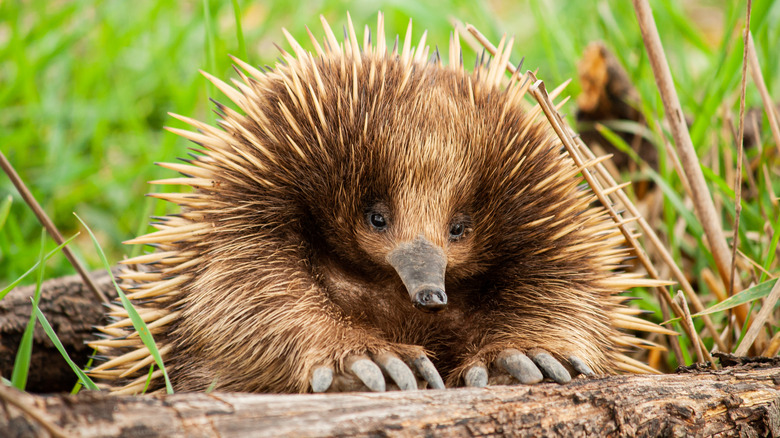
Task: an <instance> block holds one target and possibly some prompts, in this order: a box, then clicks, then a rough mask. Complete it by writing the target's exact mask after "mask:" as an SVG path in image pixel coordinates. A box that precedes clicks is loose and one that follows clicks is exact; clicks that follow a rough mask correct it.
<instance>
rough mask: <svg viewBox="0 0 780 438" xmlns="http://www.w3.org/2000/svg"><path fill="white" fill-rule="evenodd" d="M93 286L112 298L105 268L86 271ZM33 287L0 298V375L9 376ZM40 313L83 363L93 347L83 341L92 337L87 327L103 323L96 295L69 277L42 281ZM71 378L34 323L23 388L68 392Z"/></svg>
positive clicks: (64, 365)
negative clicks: (89, 272) (30, 354)
mask: <svg viewBox="0 0 780 438" xmlns="http://www.w3.org/2000/svg"><path fill="white" fill-rule="evenodd" d="M91 276H92V278H93V281H94V282H95V284H96V286H97V287H98V288H99V289H101V290H102V291H103V292H104V293H105V294H106V295H107V296H108V297H110V298H111V299H113V298H115V297H116V292H115V291H114V290H113V285H112V284H111V278H110V277H109V276H108V274H107V273H106V272H105V271H95V272H93V273H92V274H91ZM34 293H35V286H24V287H19V288H16V289H14V290H12V291H11V292H10V293H9V294H8V295H6V296H5V298H3V299H2V300H0V375H2V376H5V377H7V378H8V377H10V376H11V372H12V370H13V366H14V358H15V357H16V351H17V349H18V348H19V343H20V341H21V339H22V334H23V333H24V329H25V327H26V326H27V321H29V319H30V312H31V311H32V305H31V303H30V298H31V297H32V296H33V294H34ZM40 307H41V311H42V312H43V314H44V315H46V319H48V320H49V322H50V323H51V325H52V327H53V328H54V331H55V332H56V333H57V336H58V337H59V339H60V341H61V342H62V344H63V345H64V346H65V349H66V350H67V351H68V354H69V355H70V357H71V358H72V359H73V360H74V361H75V362H76V364H78V365H81V366H83V365H85V364H86V363H87V360H88V356H89V355H90V354H91V352H92V349H90V348H89V347H87V346H86V345H85V344H84V341H85V340H87V339H90V338H92V337H93V329H92V327H93V326H95V325H97V324H100V323H102V322H104V319H103V318H104V312H105V310H106V309H105V307H103V305H102V304H101V303H100V301H98V299H97V298H96V297H95V294H94V293H93V292H92V291H90V290H89V289H88V288H87V287H86V286H85V285H84V283H83V282H82V280H81V277H79V276H78V275H72V276H68V277H61V278H55V279H52V280H49V281H46V282H44V283H43V284H42V285H41V304H40ZM75 383H76V376H75V374H74V373H73V371H72V370H71V369H70V367H68V364H67V363H66V362H65V359H63V358H62V355H61V354H60V353H59V351H57V349H56V348H54V344H53V343H52V342H51V340H49V337H48V336H46V333H45V332H44V331H43V327H41V325H40V324H36V326H35V331H34V336H33V350H32V357H31V362H30V374H29V378H28V381H27V390H28V391H31V392H38V393H43V392H62V391H70V389H71V388H72V387H73V385H74V384H75Z"/></svg>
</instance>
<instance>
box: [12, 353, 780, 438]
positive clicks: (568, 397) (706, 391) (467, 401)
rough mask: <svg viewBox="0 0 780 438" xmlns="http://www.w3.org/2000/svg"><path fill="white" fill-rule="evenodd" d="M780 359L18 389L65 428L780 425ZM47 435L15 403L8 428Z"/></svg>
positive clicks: (587, 432) (756, 432)
mask: <svg viewBox="0 0 780 438" xmlns="http://www.w3.org/2000/svg"><path fill="white" fill-rule="evenodd" d="M778 385H780V367H778V364H777V363H773V362H771V361H770V363H763V364H762V363H758V364H755V363H747V364H741V365H736V366H733V367H729V368H724V369H722V370H720V371H711V370H698V369H693V370H686V372H685V373H680V374H674V375H658V376H646V375H631V376H612V377H602V378H592V379H583V378H578V379H576V380H574V381H572V382H571V383H570V384H567V385H557V384H554V383H542V384H538V385H534V386H493V387H488V388H482V389H470V388H459V389H446V390H439V391H433V390H426V391H413V392H387V393H347V394H313V395H268V394H228V393H213V394H193V393H190V394H174V395H157V396H147V397H113V396H109V395H107V394H105V393H89V392H83V393H81V394H79V395H77V396H67V395H58V396H36V395H31V394H23V393H20V392H15V395H16V396H17V397H18V400H17V401H19V402H22V403H25V404H26V405H27V406H31V407H32V408H34V409H37V410H38V411H39V412H40V413H41V415H42V416H43V417H44V418H45V419H46V420H47V421H49V422H51V423H52V424H54V425H55V426H58V427H59V428H61V429H62V430H63V431H64V434H65V435H66V436H74V437H107V436H134V437H140V436H143V437H222V438H226V437H250V436H252V437H255V436H299V437H321V436H434V437H436V436H464V437H471V436H501V435H509V436H556V435H563V436H641V437H646V436H713V435H717V436H724V437H726V436H770V435H771V436H778V435H780V387H778ZM22 434H24V435H25V436H41V437H43V436H48V435H47V432H46V431H45V429H44V427H43V426H42V425H41V424H40V422H36V421H35V420H33V419H32V418H31V417H30V416H29V415H27V416H26V415H23V414H22V413H21V411H20V410H19V409H17V408H15V407H13V406H12V405H11V404H9V403H5V408H4V409H0V436H21V435H22Z"/></svg>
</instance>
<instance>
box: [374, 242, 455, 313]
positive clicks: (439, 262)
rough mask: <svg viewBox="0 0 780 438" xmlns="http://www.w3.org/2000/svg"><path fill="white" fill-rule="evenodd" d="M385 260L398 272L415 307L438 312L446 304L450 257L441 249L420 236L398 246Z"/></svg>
mask: <svg viewBox="0 0 780 438" xmlns="http://www.w3.org/2000/svg"><path fill="white" fill-rule="evenodd" d="M386 260H387V262H388V263H390V265H391V266H393V268H395V270H396V272H398V276H399V277H401V281H403V283H404V286H406V291H407V292H409V298H411V300H412V304H414V306H415V307H416V308H418V309H420V310H423V311H426V312H438V311H440V310H442V309H444V308H445V307H447V294H446V293H445V292H444V271H445V268H446V267H447V257H446V256H445V255H444V251H443V250H442V249H441V248H439V247H438V246H436V245H434V244H432V243H431V242H429V241H428V240H426V239H425V238H423V237H422V236H420V237H418V238H416V239H415V240H413V241H411V242H404V243H401V244H400V245H398V246H397V247H396V248H395V249H394V250H392V251H391V252H390V253H389V254H388V255H387V258H386Z"/></svg>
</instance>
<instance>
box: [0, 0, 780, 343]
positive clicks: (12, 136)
mask: <svg viewBox="0 0 780 438" xmlns="http://www.w3.org/2000/svg"><path fill="white" fill-rule="evenodd" d="M778 3H779V2H775V1H773V0H756V1H754V2H753V14H752V19H751V29H752V31H753V33H754V38H755V42H756V45H757V51H758V57H759V61H760V62H761V66H762V70H763V75H764V78H765V80H766V82H767V86H768V88H769V90H770V92H771V93H772V94H773V98H774V100H775V101H778V100H780V90H778V88H779V87H780V68H779V67H780V66H779V65H778V63H779V62H780V56H778V55H777V54H776V50H777V47H776V46H777V41H780V6H779V5H778ZM651 5H652V7H653V9H654V12H655V17H656V22H657V25H658V27H659V31H660V34H661V36H662V39H663V43H664V47H665V50H666V53H667V56H668V58H669V61H670V64H671V70H672V74H673V76H674V79H675V82H676V85H677V90H678V93H679V95H680V99H681V101H682V105H683V108H684V110H685V113H686V115H687V116H688V117H689V118H690V120H691V122H692V123H691V126H690V129H691V135H692V138H693V143H694V145H695V147H696V149H697V152H698V154H699V156H700V158H701V159H702V160H703V164H704V167H705V169H704V172H705V176H706V178H707V181H708V183H709V186H710V189H711V190H712V191H713V194H714V197H715V198H716V202H717V204H718V205H719V206H721V212H720V214H721V219H722V221H723V224H724V228H725V229H726V230H729V229H731V227H732V225H731V224H733V220H734V218H733V216H734V213H733V211H734V202H735V201H734V192H733V185H734V181H733V180H728V179H726V176H727V174H730V173H728V172H727V168H729V169H733V168H734V160H735V159H736V158H735V157H736V155H737V154H736V151H735V148H734V140H733V138H732V136H731V133H730V129H731V127H730V126H729V125H728V124H727V122H726V120H727V119H726V118H725V117H724V116H725V115H726V114H728V115H729V117H730V118H731V119H732V120H734V121H735V122H734V123H736V120H737V114H738V112H737V109H738V104H739V93H738V90H739V80H740V74H741V63H742V36H741V23H743V22H744V14H745V1H738V2H732V1H726V0H717V1H716V0H697V1H692V2H677V1H674V0H655V1H652V2H651ZM347 10H349V11H350V12H351V14H352V20H353V22H355V23H356V25H359V26H360V27H361V28H362V25H363V24H366V23H367V24H369V25H371V26H372V27H374V26H375V23H376V11H377V10H382V11H384V13H385V17H386V33H387V34H388V35H394V34H396V33H400V34H403V33H404V32H405V28H406V25H407V23H408V20H409V17H414V26H415V27H414V29H415V30H414V36H415V38H419V37H420V36H421V34H422V31H423V29H428V30H429V35H428V42H429V44H430V45H431V47H432V48H433V47H434V46H435V45H439V47H440V48H441V49H444V48H445V47H446V44H447V40H448V37H449V33H450V31H451V29H452V26H451V25H450V23H449V21H448V19H449V17H450V16H452V17H456V18H459V19H461V20H463V21H468V22H471V23H473V24H475V25H476V26H477V27H478V28H479V29H480V30H482V32H483V33H485V34H486V35H487V36H488V37H489V38H490V39H491V40H493V41H497V40H498V38H499V37H500V35H501V34H503V33H504V32H508V33H510V34H512V35H515V36H516V37H517V38H518V41H517V42H516V44H515V46H514V47H515V50H514V56H513V57H512V60H513V61H514V62H517V61H519V60H520V58H521V57H523V56H524V57H525V64H524V68H528V69H537V68H538V69H539V73H538V76H539V77H540V78H542V79H544V80H545V81H547V82H548V84H550V85H554V84H557V83H559V82H561V81H563V80H565V79H567V78H574V79H575V80H574V81H573V83H572V84H571V85H570V86H569V88H568V90H567V91H568V93H569V94H571V95H572V96H576V95H577V94H578V93H579V84H578V83H577V80H576V79H577V70H576V63H577V61H578V60H579V58H580V55H581V53H582V52H583V49H584V48H585V46H586V45H587V44H588V43H589V42H591V41H595V40H600V41H604V42H605V43H606V45H607V47H609V48H610V49H611V50H612V52H613V53H615V55H616V56H617V57H618V59H619V60H620V61H621V63H622V64H623V65H624V66H625V67H626V69H627V71H628V73H629V76H630V77H631V79H632V81H633V82H634V84H635V85H636V87H637V89H638V91H639V94H640V96H641V103H640V108H641V110H642V112H643V113H644V114H645V116H646V118H647V119H648V120H649V123H650V125H651V126H650V128H651V129H650V131H651V134H650V137H651V140H652V141H653V143H654V144H655V145H656V146H657V147H658V150H659V155H660V156H659V161H660V165H659V169H658V171H657V173H649V172H645V173H641V172H640V173H637V174H633V175H628V174H627V175H624V177H625V178H632V179H635V180H636V179H653V180H654V181H656V182H657V183H658V186H659V187H660V188H661V189H662V191H663V193H664V195H665V198H664V200H663V203H664V205H663V210H662V214H661V216H660V217H658V218H654V219H653V220H654V223H655V224H656V226H657V227H658V229H659V232H660V234H661V236H662V238H663V239H664V240H665V241H666V242H667V243H668V245H669V248H670V250H671V252H672V254H673V255H674V256H675V257H676V258H677V261H678V263H679V264H681V265H682V266H684V267H685V270H686V272H687V273H688V274H689V275H690V277H691V280H692V282H693V283H695V285H696V287H697V288H698V289H699V291H700V293H701V295H702V297H703V299H704V300H705V302H708V303H710V302H712V297H711V295H710V294H709V292H710V291H709V290H708V288H707V286H706V284H705V283H704V281H703V280H702V277H701V272H702V270H703V269H704V268H708V269H710V270H711V271H713V272H716V271H717V270H716V269H715V265H714V262H713V261H712V255H711V254H710V252H709V250H708V249H707V247H706V245H704V243H703V242H704V241H706V239H703V238H702V237H701V225H700V224H699V223H698V220H697V218H696V217H695V215H693V214H692V213H691V211H690V209H689V208H688V207H687V206H686V204H685V194H684V191H683V188H682V185H681V182H680V180H679V177H678V176H677V174H676V171H675V170H674V168H673V166H672V165H671V163H670V161H669V158H668V157H667V156H666V152H665V150H664V147H663V140H664V138H666V139H668V140H671V136H670V134H669V133H668V132H667V131H666V128H665V125H664V124H663V123H661V120H662V115H663V106H662V104H661V100H660V98H659V96H658V92H657V89H656V83H655V80H654V77H653V75H652V71H651V68H650V65H649V63H648V60H647V56H646V52H645V49H644V46H643V43H642V39H641V35H640V32H639V28H638V26H637V24H636V19H635V17H634V12H633V9H632V7H631V2H628V1H625V0H601V1H596V2H583V1H568V2H567V1H541V0H538V1H521V2H490V3H487V2H473V1H465V0H452V1H441V2H416V1H411V0H394V1H377V2H373V3H371V4H368V2H349V1H338V2H337V1H332V0H320V1H318V2H307V3H300V4H297V3H295V2H287V1H280V0H277V1H269V2H257V1H252V2H249V1H232V2H220V1H209V0H203V2H202V3H201V2H178V1H172V0H169V1H157V2H125V1H118V0H108V1H103V2H90V1H72V2H54V3H52V2H47V1H42V0H32V1H29V2H2V3H0V83H2V84H3V87H0V138H2V139H3V144H2V150H3V152H4V153H5V154H6V155H7V157H8V158H9V160H10V161H11V162H12V163H13V164H14V166H15V167H16V169H17V171H18V172H19V173H20V175H21V176H22V178H23V179H24V180H25V181H26V182H27V184H28V185H29V186H30V188H31V189H32V191H33V193H34V194H35V196H36V197H37V198H38V200H39V202H40V203H41V204H42V206H43V207H44V209H45V210H46V211H47V212H48V213H49V214H50V215H51V217H52V219H53V220H54V222H55V223H56V224H57V226H58V227H59V228H60V230H61V231H62V233H63V234H64V235H71V234H74V232H76V231H77V229H78V222H77V221H76V220H75V218H74V217H73V215H72V214H71V213H72V212H74V211H75V212H78V214H79V215H81V216H82V217H83V218H84V219H85V221H86V222H88V223H90V224H92V227H93V228H94V229H95V231H96V234H97V239H98V240H99V241H100V243H101V245H102V246H103V247H104V248H105V249H106V251H107V253H108V259H110V260H112V261H116V260H119V259H121V258H122V256H123V255H125V254H129V253H131V252H136V253H137V252H138V251H140V250H141V249H140V247H137V248H127V247H124V246H123V245H122V244H121V242H122V241H123V240H127V239H129V238H132V237H134V236H136V235H138V234H141V233H143V232H144V231H145V230H146V229H147V225H146V223H147V222H148V219H147V218H148V216H150V215H162V214H164V213H165V212H166V211H167V210H168V209H169V207H168V206H167V205H166V204H165V203H163V202H154V201H153V200H151V199H149V198H144V196H143V195H144V193H146V192H147V191H150V190H152V188H150V187H149V186H148V185H147V184H146V181H148V180H152V179H157V178H162V177H165V176H166V175H167V176H170V172H168V171H165V170H164V169H161V168H158V167H156V166H153V165H152V163H153V162H155V161H171V160H175V159H176V157H183V156H186V154H187V147H188V144H187V143H186V142H185V141H184V140H182V139H180V138H178V137H176V136H174V135H172V134H170V133H167V132H165V131H164V130H163V129H162V128H163V126H164V125H171V126H175V127H183V126H182V125H181V124H180V123H179V122H177V121H174V120H172V119H171V118H169V117H168V116H167V112H169V111H171V112H176V113H180V114H184V115H187V116H192V117H195V118H199V119H204V120H210V121H213V120H214V115H213V113H212V112H211V106H210V103H209V102H208V97H209V96H212V97H215V98H216V99H218V100H222V101H225V100H226V99H224V96H220V95H219V94H217V91H216V90H215V89H214V87H213V86H211V85H210V84H209V83H208V82H207V81H206V80H205V79H204V78H202V77H201V76H200V75H199V74H198V73H197V71H198V69H204V70H207V71H210V72H211V73H213V74H215V76H217V77H220V78H223V79H224V78H229V77H231V76H235V74H234V72H232V70H231V63H230V60H229V58H228V56H227V55H228V54H236V55H239V56H244V54H245V53H246V55H245V56H246V58H247V60H248V61H249V62H250V63H252V64H260V65H264V64H269V65H273V64H274V63H275V62H276V57H277V56H278V52H277V50H276V49H275V48H274V47H273V43H274V42H276V43H278V44H279V45H280V46H282V47H287V44H286V42H285V41H284V38H283V36H282V33H281V30H280V29H281V27H285V28H287V29H288V30H289V31H290V32H291V33H292V34H293V35H294V36H296V37H297V38H298V39H299V41H302V42H304V47H309V44H308V43H306V42H305V41H307V39H308V38H307V37H306V31H305V27H304V26H306V25H308V26H309V27H310V28H311V29H312V31H313V32H314V33H315V35H321V33H320V31H319V27H320V26H319V18H318V15H319V14H320V13H322V14H324V15H325V16H326V17H327V18H328V20H329V21H330V23H331V25H332V26H333V27H334V29H340V28H341V26H342V25H344V23H346V15H345V11H347ZM336 33H337V34H339V32H336ZM464 47H466V48H467V49H466V53H465V54H464V55H465V61H466V65H471V64H472V63H473V60H474V58H475V53H473V52H472V51H471V50H469V49H468V46H467V45H466V44H464ZM443 53H446V52H443ZM747 107H748V108H751V107H761V101H760V98H759V96H758V93H757V91H756V88H755V87H754V86H753V85H752V82H751V81H750V80H749V82H748V91H747ZM563 111H564V112H566V113H567V115H568V117H569V120H570V121H572V120H573V115H574V111H575V105H574V103H570V104H567V106H565V107H564V109H563ZM762 118H763V128H762V132H761V138H762V140H763V150H764V152H763V154H760V153H759V151H758V149H757V148H748V149H746V151H745V160H746V162H757V163H758V171H756V172H753V176H754V179H755V181H756V185H755V188H750V187H752V186H748V187H749V189H747V190H743V199H742V205H743V213H742V218H741V223H740V230H739V231H740V244H739V248H740V250H741V251H742V252H744V253H745V254H747V255H748V256H749V257H751V258H752V259H753V260H754V261H755V262H756V263H758V264H759V265H761V266H763V267H764V268H765V269H767V270H769V271H770V272H773V273H775V274H776V273H777V272H778V262H777V260H776V258H775V247H776V246H777V243H778V235H780V220H779V219H778V218H779V217H780V208H779V207H778V205H777V199H776V198H773V196H775V197H776V196H777V195H776V194H778V193H780V176H779V175H778V170H777V169H778V168H779V166H778V158H777V153H776V147H775V145H774V140H773V139H772V137H771V133H770V131H769V128H768V124H767V123H766V119H765V117H764V116H762ZM713 156H716V157H718V160H717V162H713V161H712V159H711V157H713ZM764 166H765V167H766V168H767V171H768V174H769V176H770V177H769V179H768V181H767V179H765V178H764V176H763V170H762V168H763V167H764ZM746 173H747V172H746ZM748 181H750V180H749V178H748V176H747V174H746V175H745V184H748ZM154 190H160V189H154ZM166 190H175V188H171V189H166ZM773 193H774V195H773ZM9 195H10V196H12V198H13V202H10V201H7V197H8V196H9ZM0 199H3V201H2V202H1V203H0V266H2V267H3V269H2V270H0V287H4V285H6V284H8V283H10V282H11V281H12V280H14V279H16V278H18V277H19V276H21V275H22V274H23V273H24V272H25V271H27V270H28V269H29V268H30V266H32V265H34V264H35V262H36V260H37V259H38V254H39V251H40V248H39V247H38V246H37V245H36V244H35V243H34V242H36V240H37V234H38V233H39V230H40V225H39V224H38V223H37V221H36V220H35V217H34V216H33V214H32V213H31V212H30V210H29V209H28V208H27V207H26V206H25V205H24V202H23V201H21V199H20V198H19V197H18V194H17V193H16V191H15V190H14V189H13V187H12V186H11V184H10V182H8V181H7V180H6V179H5V178H0ZM6 211H7V214H5V212H6ZM3 220H4V223H3ZM678 224H682V234H680V232H679V229H678V228H679V225H678ZM770 231H771V233H772V234H773V235H774V239H770V238H769V237H768V236H769V234H770ZM728 234H729V236H730V233H728ZM53 245H54V244H53V243H51V241H49V243H48V244H47V247H46V249H47V250H49V249H51V247H53ZM71 248H72V249H74V250H75V252H76V253H77V255H78V256H79V257H80V258H82V259H85V260H86V261H87V264H88V265H89V266H90V267H91V268H97V267H99V266H100V265H101V262H100V259H99V258H98V256H97V254H96V253H95V252H94V251H93V250H92V248H91V244H90V240H89V239H88V238H87V236H82V237H80V238H79V239H77V240H76V241H75V242H74V244H72V245H71ZM47 272H48V275H49V276H59V275H63V274H67V273H71V272H72V269H71V268H70V266H69V265H68V264H67V261H66V260H65V259H64V258H62V257H57V258H55V259H54V260H53V261H52V262H51V263H50V264H49V265H48V268H47ZM741 272H742V274H743V278H744V279H745V280H746V281H745V283H748V282H749V281H750V280H753V277H755V280H756V281H759V280H760V281H764V280H766V278H765V275H763V274H761V273H760V272H759V273H756V274H752V273H749V272H746V271H744V270H742V271H741ZM643 305H644V306H647V307H648V308H651V309H653V310H656V309H657V304H655V300H654V299H650V300H647V301H646V302H645V303H644V304H643ZM720 318H721V322H722V318H723V317H722V316H721V317H720ZM697 324H698V321H697ZM707 342H708V345H709V342H710V340H708V341H707Z"/></svg>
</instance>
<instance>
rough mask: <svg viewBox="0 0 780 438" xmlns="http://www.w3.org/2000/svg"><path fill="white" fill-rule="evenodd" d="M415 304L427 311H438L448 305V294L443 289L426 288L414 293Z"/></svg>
mask: <svg viewBox="0 0 780 438" xmlns="http://www.w3.org/2000/svg"><path fill="white" fill-rule="evenodd" d="M412 302H413V304H414V306H415V307H417V308H418V309H420V310H424V311H427V312H438V311H439V310H441V309H443V308H445V307H447V294H446V293H444V290H443V289H434V288H424V289H421V290H418V291H417V293H415V294H414V300H413V301H412Z"/></svg>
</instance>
